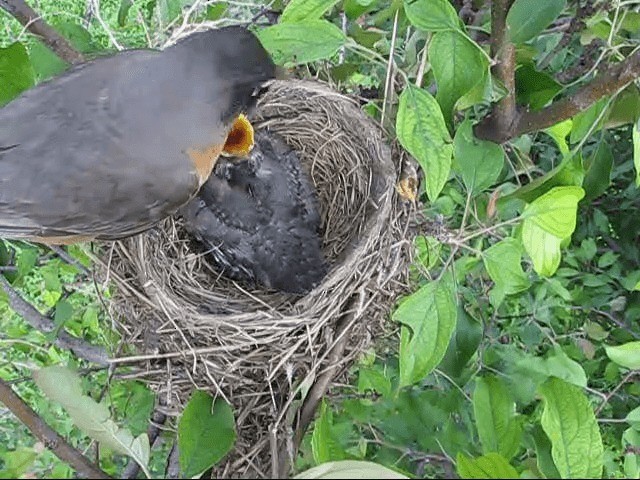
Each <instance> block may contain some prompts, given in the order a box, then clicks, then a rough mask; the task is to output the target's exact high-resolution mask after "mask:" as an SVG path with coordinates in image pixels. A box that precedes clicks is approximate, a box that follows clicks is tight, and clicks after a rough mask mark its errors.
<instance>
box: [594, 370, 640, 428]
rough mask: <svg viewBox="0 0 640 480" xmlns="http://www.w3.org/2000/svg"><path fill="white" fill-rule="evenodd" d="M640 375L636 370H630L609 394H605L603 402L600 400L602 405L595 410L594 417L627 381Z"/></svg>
mask: <svg viewBox="0 0 640 480" xmlns="http://www.w3.org/2000/svg"><path fill="white" fill-rule="evenodd" d="M638 374H640V372H639V371H638V370H631V371H630V372H629V373H627V374H626V375H625V376H624V378H623V379H622V380H620V383H618V384H617V385H616V386H615V387H614V389H613V390H611V391H610V392H609V393H606V394H605V396H604V400H602V403H601V404H600V405H598V408H596V410H595V412H594V413H595V415H596V417H597V416H598V415H599V414H600V412H601V411H602V409H603V408H604V406H605V405H606V404H607V403H609V400H611V398H612V397H613V396H614V395H615V394H616V393H618V391H619V390H620V389H621V388H622V387H623V386H624V385H625V384H626V383H627V382H628V381H629V380H631V379H632V378H633V377H635V376H636V375H638Z"/></svg>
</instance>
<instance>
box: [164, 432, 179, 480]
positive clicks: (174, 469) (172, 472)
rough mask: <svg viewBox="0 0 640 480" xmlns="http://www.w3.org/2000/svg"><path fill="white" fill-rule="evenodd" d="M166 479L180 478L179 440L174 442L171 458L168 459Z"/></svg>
mask: <svg viewBox="0 0 640 480" xmlns="http://www.w3.org/2000/svg"><path fill="white" fill-rule="evenodd" d="M165 477H166V478H168V479H174V478H180V453H179V451H178V441H177V440H176V441H175V442H173V446H172V447H171V451H170V452H169V458H167V466H166V468H165Z"/></svg>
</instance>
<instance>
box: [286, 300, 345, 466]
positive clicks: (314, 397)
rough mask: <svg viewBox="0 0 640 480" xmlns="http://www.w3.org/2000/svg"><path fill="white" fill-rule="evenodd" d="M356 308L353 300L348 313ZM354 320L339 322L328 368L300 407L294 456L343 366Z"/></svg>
mask: <svg viewBox="0 0 640 480" xmlns="http://www.w3.org/2000/svg"><path fill="white" fill-rule="evenodd" d="M354 306H355V300H351V301H350V303H349V306H348V307H347V311H350V310H351V308H352V307H354ZM352 319H353V313H348V314H345V315H343V317H342V318H341V319H340V320H339V321H338V324H337V326H336V330H335V334H334V338H335V339H337V341H336V343H335V344H334V346H333V348H332V350H331V352H330V353H329V355H328V356H327V360H326V363H327V368H326V369H325V370H324V371H323V372H322V373H321V374H320V375H318V378H317V379H316V381H315V382H314V383H313V385H312V386H311V388H310V389H309V392H308V393H307V396H306V397H305V399H304V401H303V402H302V406H301V407H300V410H299V414H298V417H297V421H296V423H295V426H294V437H293V452H294V454H295V452H297V451H298V449H299V448H300V445H301V443H302V439H303V437H304V434H305V432H306V431H307V428H308V427H309V425H310V424H311V421H312V420H313V417H314V416H315V413H316V410H317V409H318V405H320V401H321V400H322V398H323V397H324V395H325V393H326V392H327V390H328V389H329V386H330V384H331V381H332V380H333V378H334V377H335V375H336V372H337V370H338V368H339V366H340V364H341V362H340V359H341V358H342V356H343V354H344V349H345V348H346V346H347V342H348V340H349V336H348V335H344V333H345V329H347V328H348V327H349V326H350V325H351V323H352V322H351V320H352ZM287 457H288V456H287V455H282V461H281V463H280V475H279V476H280V478H285V477H286V476H287V475H288V469H289V465H288V458H287Z"/></svg>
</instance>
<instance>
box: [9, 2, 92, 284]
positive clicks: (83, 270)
mask: <svg viewBox="0 0 640 480" xmlns="http://www.w3.org/2000/svg"><path fill="white" fill-rule="evenodd" d="M0 1H2V0H0ZM49 248H50V249H51V251H52V252H54V253H55V254H56V255H58V257H60V258H61V259H62V260H64V261H65V262H66V263H68V264H69V265H73V266H74V267H76V268H77V269H78V270H79V271H80V273H82V274H84V275H86V276H87V277H88V276H90V275H91V272H90V271H89V270H88V269H87V267H85V266H84V265H82V263H80V261H79V260H76V259H75V258H73V257H72V256H71V255H69V253H67V251H66V250H65V249H64V248H62V247H60V246H58V245H49Z"/></svg>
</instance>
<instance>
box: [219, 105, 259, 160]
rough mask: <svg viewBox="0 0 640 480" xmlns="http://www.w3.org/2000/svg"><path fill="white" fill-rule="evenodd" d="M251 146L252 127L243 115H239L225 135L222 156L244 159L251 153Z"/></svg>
mask: <svg viewBox="0 0 640 480" xmlns="http://www.w3.org/2000/svg"><path fill="white" fill-rule="evenodd" d="M253 144H254V139H253V126H251V123H250V122H249V119H248V118H247V117H246V116H245V115H244V114H240V115H239V116H238V118H236V119H235V121H234V122H233V126H232V127H231V131H230V132H229V135H227V140H226V142H225V144H224V147H223V148H222V155H225V156H238V157H244V156H246V155H248V154H249V153H250V152H251V150H252V149H253Z"/></svg>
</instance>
